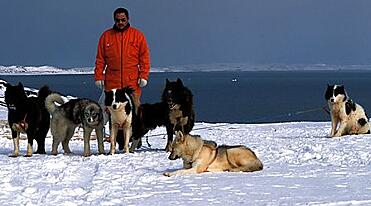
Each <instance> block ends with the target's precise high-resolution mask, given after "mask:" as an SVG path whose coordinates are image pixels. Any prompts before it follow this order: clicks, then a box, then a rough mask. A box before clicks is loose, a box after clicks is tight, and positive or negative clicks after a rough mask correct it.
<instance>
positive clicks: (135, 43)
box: [94, 26, 150, 97]
mask: <svg viewBox="0 0 371 206" xmlns="http://www.w3.org/2000/svg"><path fill="white" fill-rule="evenodd" d="M149 70H150V56H149V48H148V45H147V41H146V39H145V37H144V35H143V33H142V32H140V31H139V30H138V29H135V28H133V27H131V26H129V28H127V29H126V30H124V31H117V30H114V29H108V30H107V31H105V32H104V33H103V34H102V36H101V37H100V39H99V44H98V49H97V57H96V62H95V70H94V79H95V81H97V80H104V89H105V90H111V89H118V88H124V87H126V86H130V87H131V88H133V89H134V90H135V92H136V95H137V96H138V97H140V95H141V89H140V87H139V85H138V79H139V78H142V79H145V80H148V76H149ZM104 72H105V74H104Z"/></svg>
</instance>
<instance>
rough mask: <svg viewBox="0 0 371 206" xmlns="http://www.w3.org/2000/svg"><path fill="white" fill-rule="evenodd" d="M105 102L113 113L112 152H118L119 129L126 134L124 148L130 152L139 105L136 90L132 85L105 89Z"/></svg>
mask: <svg viewBox="0 0 371 206" xmlns="http://www.w3.org/2000/svg"><path fill="white" fill-rule="evenodd" d="M104 93H105V96H106V97H105V100H104V104H105V106H106V107H107V108H108V110H109V112H110V114H111V148H110V154H115V152H116V137H117V133H118V132H119V129H122V132H123V134H124V139H125V142H124V150H125V153H129V140H130V138H131V135H132V127H133V125H132V124H133V122H134V119H135V117H136V110H137V109H136V108H137V106H136V105H138V104H137V103H136V102H135V100H134V90H133V89H132V88H130V87H125V88H123V89H112V90H110V91H104Z"/></svg>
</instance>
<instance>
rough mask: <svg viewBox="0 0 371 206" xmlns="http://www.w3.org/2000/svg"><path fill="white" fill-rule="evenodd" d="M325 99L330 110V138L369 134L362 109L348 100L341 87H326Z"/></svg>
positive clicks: (368, 126)
mask: <svg viewBox="0 0 371 206" xmlns="http://www.w3.org/2000/svg"><path fill="white" fill-rule="evenodd" d="M325 98H326V100H327V103H328V107H329V108H330V115H331V133H330V136H331V137H340V136H343V135H352V134H369V133H370V124H369V119H368V117H367V115H366V113H365V111H364V109H363V108H362V106H360V105H359V104H356V103H355V102H353V101H352V100H351V99H349V97H348V95H347V93H346V91H345V88H344V86H343V85H327V89H326V93H325Z"/></svg>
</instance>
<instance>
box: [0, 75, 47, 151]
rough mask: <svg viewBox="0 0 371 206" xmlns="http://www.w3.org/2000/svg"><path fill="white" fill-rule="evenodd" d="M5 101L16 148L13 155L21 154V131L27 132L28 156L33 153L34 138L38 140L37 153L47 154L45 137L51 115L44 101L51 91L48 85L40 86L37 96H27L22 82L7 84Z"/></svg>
mask: <svg viewBox="0 0 371 206" xmlns="http://www.w3.org/2000/svg"><path fill="white" fill-rule="evenodd" d="M5 87H6V90H5V103H6V106H7V108H8V123H9V127H10V129H11V132H12V138H13V144H14V150H13V154H12V155H11V157H17V156H18V155H19V137H20V133H26V134H27V139H28V144H27V154H26V155H25V156H26V157H31V156H32V153H33V149H32V145H33V140H34V139H35V140H36V142H37V150H36V152H35V154H45V137H46V135H47V133H48V131H49V124H50V116H49V113H48V112H47V111H46V109H45V105H44V101H45V98H46V96H48V94H49V93H50V90H49V88H48V87H47V86H43V87H42V88H40V90H39V92H38V95H37V97H27V95H26V93H25V90H24V87H23V85H22V83H20V82H19V83H18V85H15V86H12V85H11V84H8V83H6V84H5Z"/></svg>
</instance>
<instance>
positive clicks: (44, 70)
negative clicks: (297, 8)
mask: <svg viewBox="0 0 371 206" xmlns="http://www.w3.org/2000/svg"><path fill="white" fill-rule="evenodd" d="M291 71H292V72H301V71H303V72H318V71H334V72H353V71H357V72H370V71H371V65H327V64H244V63H241V64H239V63H225V64H224V63H217V64H199V65H179V66H167V67H153V68H151V73H188V72H291ZM75 74H94V67H76V68H57V67H54V66H38V67H33V66H0V75H3V76H8V75H75Z"/></svg>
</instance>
